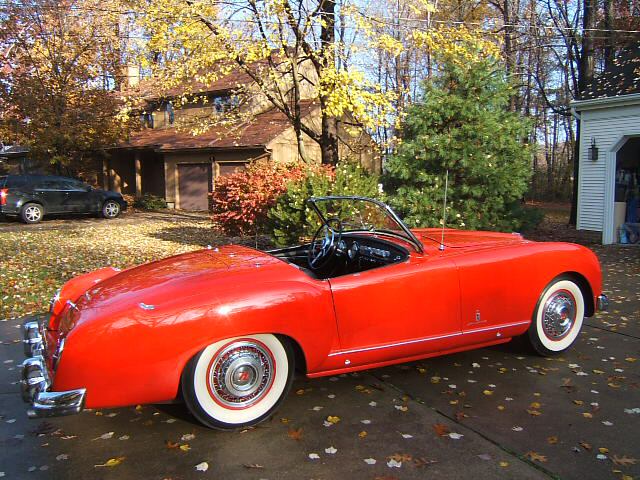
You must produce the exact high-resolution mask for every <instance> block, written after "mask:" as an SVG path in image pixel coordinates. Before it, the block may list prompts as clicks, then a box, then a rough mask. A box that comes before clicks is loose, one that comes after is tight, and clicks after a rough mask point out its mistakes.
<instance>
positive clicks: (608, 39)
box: [604, 0, 616, 69]
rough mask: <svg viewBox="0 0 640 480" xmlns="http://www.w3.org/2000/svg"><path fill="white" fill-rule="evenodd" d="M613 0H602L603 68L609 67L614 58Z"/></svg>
mask: <svg viewBox="0 0 640 480" xmlns="http://www.w3.org/2000/svg"><path fill="white" fill-rule="evenodd" d="M613 18H614V11H613V0H604V28H605V30H606V32H604V34H605V41H604V68H605V69H606V68H609V67H610V66H611V64H612V63H613V59H614V58H615V44H616V39H615V34H614V32H613Z"/></svg>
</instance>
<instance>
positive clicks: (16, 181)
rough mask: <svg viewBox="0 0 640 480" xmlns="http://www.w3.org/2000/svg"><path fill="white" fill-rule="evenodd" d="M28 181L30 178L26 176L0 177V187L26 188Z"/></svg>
mask: <svg viewBox="0 0 640 480" xmlns="http://www.w3.org/2000/svg"><path fill="white" fill-rule="evenodd" d="M3 180H4V181H3ZM28 181H29V177H27V176H24V175H7V176H6V177H0V186H2V185H3V184H4V187H6V188H18V187H24V186H25V185H27V183H28Z"/></svg>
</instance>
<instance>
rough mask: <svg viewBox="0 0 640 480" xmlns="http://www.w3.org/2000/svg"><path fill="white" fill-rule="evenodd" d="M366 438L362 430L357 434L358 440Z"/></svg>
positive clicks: (365, 433)
mask: <svg viewBox="0 0 640 480" xmlns="http://www.w3.org/2000/svg"><path fill="white" fill-rule="evenodd" d="M366 436H367V432H365V431H364V430H362V431H361V432H360V433H359V434H358V437H360V438H365V437H366Z"/></svg>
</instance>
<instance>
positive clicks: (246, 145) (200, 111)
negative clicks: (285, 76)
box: [103, 71, 381, 210]
mask: <svg viewBox="0 0 640 480" xmlns="http://www.w3.org/2000/svg"><path fill="white" fill-rule="evenodd" d="M128 76H129V77H132V74H131V72H130V73H129V74H128ZM133 77H134V78H135V74H134V75H133ZM133 87H136V85H134V86H133ZM239 89H242V91H243V92H244V93H243V95H242V98H243V102H242V103H239V100H238V96H237V95H236V92H237V91H238V90H239ZM197 90H198V92H199V93H198V96H199V97H200V98H199V99H198V100H197V101H194V102H190V103H187V104H185V105H184V106H182V107H180V108H178V107H177V106H174V103H175V104H179V103H180V102H178V101H173V100H174V99H176V98H177V97H179V95H180V93H181V92H180V91H179V89H176V90H174V91H172V92H169V93H168V94H165V96H164V97H163V98H154V97H152V96H151V97H148V98H146V107H145V109H144V111H141V122H142V124H143V126H144V128H142V129H141V130H140V131H137V132H135V133H133V134H132V135H131V136H130V138H128V139H127V140H126V141H123V142H121V143H120V144H119V145H118V146H117V147H116V148H113V149H110V150H109V152H108V158H106V159H105V160H104V161H103V183H104V185H105V187H106V188H109V189H112V190H116V191H119V192H121V193H125V194H134V195H136V196H140V195H143V194H153V195H156V196H159V197H162V198H164V199H166V201H167V204H168V206H169V207H170V208H178V209H183V210H207V208H208V201H209V200H208V198H209V193H210V192H211V191H212V189H213V188H215V182H216V179H217V178H219V177H220V176H223V175H228V174H230V173H232V172H234V171H237V170H238V169H242V168H244V167H245V166H246V165H247V164H248V163H249V162H251V161H254V160H257V159H265V158H266V159H270V160H272V161H275V162H291V161H295V160H297V159H298V149H297V143H296V136H295V132H294V129H293V127H292V125H291V123H290V122H289V121H288V119H287V118H286V116H285V115H284V114H283V113H281V112H280V111H279V110H277V109H276V108H275V107H273V105H272V104H271V103H270V102H268V101H267V99H266V97H265V95H264V94H263V93H262V92H261V91H260V90H259V88H258V87H257V85H255V83H254V82H253V80H252V79H251V78H250V77H249V75H247V74H246V73H244V72H242V71H232V72H231V73H229V74H228V75H226V76H224V77H222V78H219V79H218V80H216V81H215V82H213V83H212V84H210V85H207V86H203V85H198V88H197ZM315 97H316V94H315V90H314V89H313V87H312V86H310V85H307V86H306V87H304V88H303V89H302V96H301V98H302V102H301V111H302V117H303V120H304V121H305V123H306V124H308V125H314V126H317V128H318V129H319V128H320V119H321V112H320V106H319V105H318V103H317V101H316V100H315ZM232 108H233V109H236V110H238V111H239V112H240V116H239V118H240V119H239V120H238V121H237V122H232V123H231V124H221V125H217V126H213V127H212V128H210V129H208V130H207V131H205V132H204V133H202V134H200V135H195V136H194V135H193V134H192V133H191V131H190V129H188V128H187V129H185V128H180V126H179V125H180V122H183V124H184V123H188V121H189V120H190V119H196V120H197V119H198V118H199V117H200V118H202V117H207V116H216V115H220V114H222V113H225V112H227V111H228V109H232ZM243 114H247V115H243ZM242 118H244V120H243V119H242ZM340 132H341V138H342V139H347V141H348V142H350V145H349V146H350V148H349V152H350V154H351V156H354V152H355V155H356V156H357V159H358V160H359V161H360V162H361V164H362V165H363V166H365V167H366V168H368V169H369V170H371V171H376V172H380V171H381V158H380V156H379V154H378V152H377V149H376V145H375V143H374V142H373V140H372V139H371V138H370V137H369V136H368V135H366V134H361V135H360V136H359V137H357V138H354V137H352V136H351V135H349V134H348V133H347V131H346V129H344V128H340ZM343 143H344V142H343ZM354 146H355V148H354ZM341 148H343V150H344V147H341ZM305 149H306V153H307V156H308V157H309V158H310V159H311V160H312V161H317V162H320V148H319V146H318V145H317V144H316V143H315V142H313V141H312V140H311V139H310V138H308V137H306V140H305Z"/></svg>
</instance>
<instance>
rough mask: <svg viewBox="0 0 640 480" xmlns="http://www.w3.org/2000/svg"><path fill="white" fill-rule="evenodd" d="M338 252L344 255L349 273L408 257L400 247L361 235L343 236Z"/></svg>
mask: <svg viewBox="0 0 640 480" xmlns="http://www.w3.org/2000/svg"><path fill="white" fill-rule="evenodd" d="M338 250H339V251H340V252H341V253H342V254H343V255H345V254H346V257H347V261H346V263H347V265H346V267H347V270H348V271H349V272H351V271H362V270H368V269H369V268H374V267H376V266H383V265H388V264H391V263H397V262H401V261H403V260H405V259H406V258H407V257H408V256H409V252H407V250H405V249H404V248H402V247H399V246H397V245H395V244H393V243H391V242H387V241H385V240H381V239H379V238H372V237H371V236H363V235H346V234H345V235H343V236H342V240H341V241H340V244H339V246H338ZM349 272H346V273H349Z"/></svg>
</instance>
